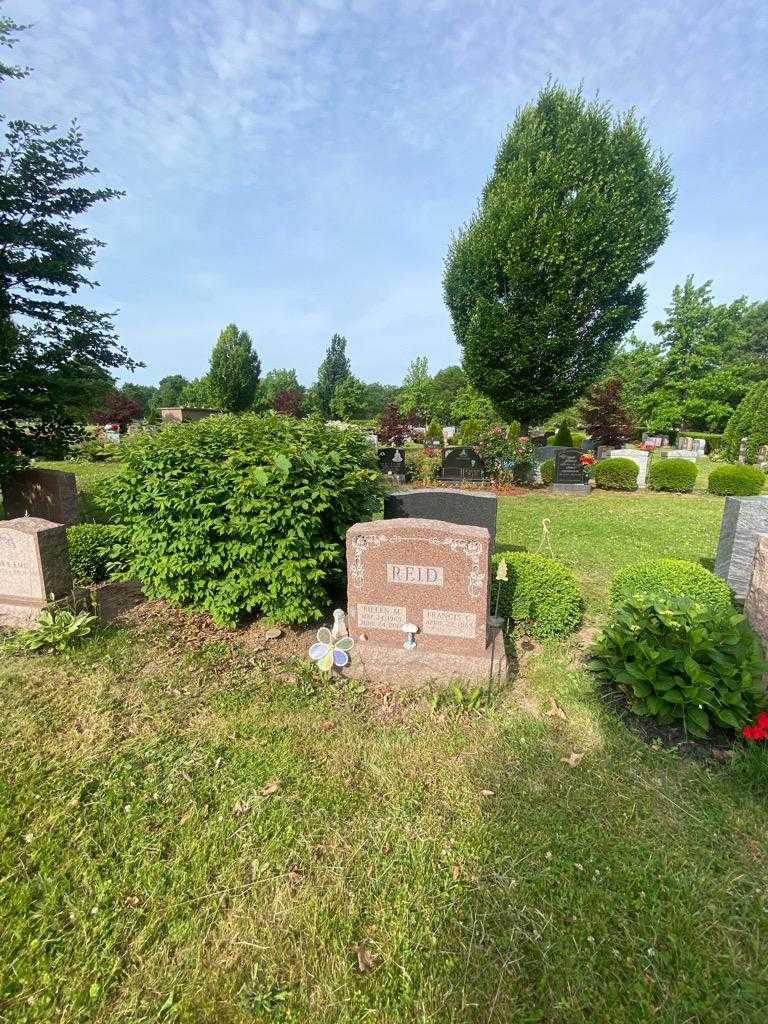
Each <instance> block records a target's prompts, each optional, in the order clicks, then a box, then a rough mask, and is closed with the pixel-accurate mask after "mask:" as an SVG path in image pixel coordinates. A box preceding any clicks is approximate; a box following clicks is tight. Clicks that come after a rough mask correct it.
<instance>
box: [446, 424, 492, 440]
mask: <svg viewBox="0 0 768 1024" xmlns="http://www.w3.org/2000/svg"><path fill="white" fill-rule="evenodd" d="M487 429H488V427H487V425H486V424H485V423H483V422H482V421H481V420H462V421H461V423H460V424H459V437H460V439H461V441H460V442H457V440H456V438H454V439H453V444H458V443H461V444H469V445H474V444H477V442H478V441H479V440H480V438H481V437H482V436H483V434H484V433H485V431H486V430H487Z"/></svg>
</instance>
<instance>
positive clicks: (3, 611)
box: [0, 516, 72, 626]
mask: <svg viewBox="0 0 768 1024" xmlns="http://www.w3.org/2000/svg"><path fill="white" fill-rule="evenodd" d="M71 592H72V574H71V572H70V569H69V551H68V549H67V530H66V527H64V526H61V525H59V524H58V523H50V522H48V521H47V520H45V519H38V518H36V517H34V516H25V517H24V518H22V519H9V520H6V521H3V522H0V625H3V626H30V625H32V624H33V623H34V622H36V621H37V617H38V615H39V614H40V610H41V609H42V608H44V607H45V606H46V605H48V604H50V603H53V602H56V601H58V600H62V599H67V598H68V597H69V595H70V594H71Z"/></svg>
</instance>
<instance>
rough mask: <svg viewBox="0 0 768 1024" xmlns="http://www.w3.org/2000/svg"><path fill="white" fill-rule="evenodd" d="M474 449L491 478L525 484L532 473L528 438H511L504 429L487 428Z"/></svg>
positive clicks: (531, 452)
mask: <svg viewBox="0 0 768 1024" xmlns="http://www.w3.org/2000/svg"><path fill="white" fill-rule="evenodd" d="M476 447H477V449H478V451H479V452H480V455H481V456H482V458H483V462H484V463H485V465H486V467H487V468H488V471H489V472H490V474H491V476H493V477H495V478H496V479H497V480H500V481H509V480H510V479H512V480H513V481H514V482H515V483H526V482H527V481H528V479H529V477H530V476H531V473H532V472H533V466H534V447H533V444H532V443H531V440H530V438H528V437H525V436H524V437H511V436H509V434H508V432H507V430H506V429H505V428H504V427H500V426H498V425H496V426H493V427H489V428H488V430H486V431H485V432H484V433H483V434H481V435H480V438H479V440H478V441H477V444H476Z"/></svg>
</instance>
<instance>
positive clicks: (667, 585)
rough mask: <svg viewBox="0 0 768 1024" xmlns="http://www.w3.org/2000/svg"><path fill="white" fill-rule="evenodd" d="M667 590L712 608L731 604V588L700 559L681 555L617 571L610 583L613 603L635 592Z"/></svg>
mask: <svg viewBox="0 0 768 1024" xmlns="http://www.w3.org/2000/svg"><path fill="white" fill-rule="evenodd" d="M658 590H664V591H666V592H667V593H668V594H672V595H673V596H675V597H677V596H682V597H690V598H691V599H692V600H693V601H701V602H702V604H706V605H708V606H709V607H710V608H732V607H733V595H732V593H731V588H730V587H729V586H728V584H727V583H725V582H724V581H723V580H721V579H720V577H719V576H715V574H714V573H712V572H710V571H709V569H705V568H704V566H703V565H699V563H698V562H687V561H685V560H684V559H682V558H648V559H646V560H645V561H643V562H633V563H632V564H631V565H627V566H625V567H624V568H623V569H622V570H621V572H618V573H617V574H616V575H615V576H614V578H613V582H612V583H611V604H612V605H613V606H614V607H617V606H618V605H620V604H622V602H624V601H627V600H628V599H629V598H631V597H633V596H634V595H635V594H641V593H652V592H654V591H658Z"/></svg>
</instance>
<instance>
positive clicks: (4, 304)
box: [0, 18, 136, 477]
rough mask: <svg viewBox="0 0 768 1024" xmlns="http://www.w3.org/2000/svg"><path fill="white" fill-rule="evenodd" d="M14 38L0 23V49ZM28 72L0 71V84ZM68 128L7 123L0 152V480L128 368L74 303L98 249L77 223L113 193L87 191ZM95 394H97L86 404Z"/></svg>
mask: <svg viewBox="0 0 768 1024" xmlns="http://www.w3.org/2000/svg"><path fill="white" fill-rule="evenodd" d="M20 28H22V26H19V25H17V24H15V23H14V22H13V21H12V19H10V18H0V45H6V46H8V45H12V44H13V42H14V38H15V35H16V33H17V32H18V30H19V29H20ZM27 73H28V72H27V69H24V68H19V67H15V66H13V65H8V64H4V63H2V64H0V79H3V78H7V77H14V78H23V77H24V76H25V75H26V74H27ZM87 155H88V154H87V151H86V149H85V146H84V143H83V137H82V135H81V133H80V130H79V129H78V127H77V125H76V124H73V125H72V127H71V128H70V129H69V130H68V131H67V132H66V133H65V134H63V135H57V134H56V133H55V127H51V126H42V125H36V124H32V123H30V122H28V121H23V120H16V121H9V122H8V123H7V125H6V127H5V141H4V143H3V144H2V147H1V148H0V477H2V476H3V475H4V474H5V473H8V472H11V471H12V470H13V468H14V466H15V465H17V464H18V461H19V460H18V459H17V458H16V456H15V454H12V453H15V452H16V451H19V452H20V453H21V454H22V457H23V456H32V455H45V454H49V453H51V454H52V453H54V452H56V451H57V450H59V451H60V450H61V447H62V446H63V445H65V444H66V442H67V440H68V439H69V438H71V437H72V436H74V434H75V433H76V424H77V422H78V421H84V420H85V418H86V416H87V413H88V411H89V410H90V409H91V408H92V406H93V402H94V399H95V397H96V394H98V393H101V394H103V393H104V391H105V390H106V388H108V387H109V386H110V385H111V383H112V378H111V374H110V373H109V372H108V371H109V370H111V369H114V368H117V367H121V366H126V367H130V368H132V367H133V366H135V365H136V364H135V363H133V362H132V360H131V359H130V357H129V356H128V353H127V351H126V350H125V349H124V348H123V347H122V346H121V345H119V343H118V340H117V336H116V333H115V328H114V323H113V315H112V314H110V313H102V312H97V311H95V310H92V309H88V308H87V307H86V306H84V305H81V304H80V303H78V302H74V301H72V298H71V297H72V296H73V295H75V294H77V292H78V291H79V290H80V289H81V288H82V287H83V286H93V285H95V284H96V283H97V282H95V281H93V280H92V278H91V277H90V271H91V270H92V269H93V266H94V263H95V259H96V252H97V251H98V248H99V246H100V245H101V244H102V243H101V242H99V241H98V240H96V239H94V238H91V237H90V236H89V235H88V233H87V231H86V230H85V229H84V228H83V227H82V225H81V224H80V223H78V220H77V218H78V217H79V216H80V215H82V214H84V213H87V212H88V210H90V208H91V207H92V206H94V205H95V204H97V203H100V202H105V201H107V200H109V199H112V198H114V197H116V196H118V195H120V194H121V193H119V192H117V191H116V190H115V189H110V188H88V187H87V185H86V184H85V183H84V182H83V179H84V178H87V177H88V176H89V175H91V174H94V173H96V171H95V168H93V167H90V166H89V165H88V163H87V162H86V160H87ZM95 386H97V387H98V391H96V394H94V391H95Z"/></svg>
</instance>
